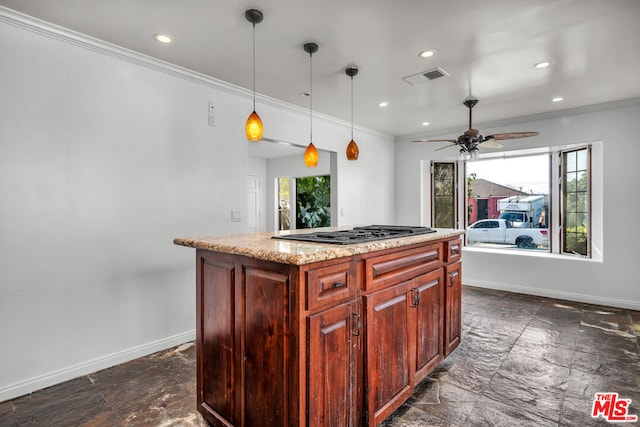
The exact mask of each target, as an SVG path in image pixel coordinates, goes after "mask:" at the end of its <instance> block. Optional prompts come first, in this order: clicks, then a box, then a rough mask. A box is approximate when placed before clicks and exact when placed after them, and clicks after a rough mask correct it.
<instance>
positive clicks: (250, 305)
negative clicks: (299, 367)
mask: <svg viewBox="0 0 640 427" xmlns="http://www.w3.org/2000/svg"><path fill="white" fill-rule="evenodd" d="M288 291H289V276H288V275H287V274H286V272H278V271H272V270H267V269H264V268H258V267H245V269H244V287H243V302H244V304H243V306H244V307H243V308H242V309H241V310H239V311H238V312H239V313H240V312H243V313H244V319H243V321H244V325H243V326H242V329H243V331H244V337H243V343H242V345H243V347H244V372H243V385H244V400H243V406H244V407H243V411H242V412H243V415H244V420H243V422H242V424H241V425H245V426H252V427H254V426H255V427H261V426H264V427H271V426H284V425H287V424H288V418H287V417H289V416H290V415H291V412H292V411H289V405H290V399H291V396H289V392H290V388H289V385H288V383H287V378H289V376H290V370H291V369H293V368H292V365H294V364H295V363H294V361H289V362H288V361H287V358H286V354H287V353H286V350H287V346H288V345H290V342H289V340H288V335H291V332H290V327H289V326H290V325H289V318H288V316H287V315H286V313H288V311H289V310H288V304H289V292H288ZM238 318H240V316H238V315H236V319H238ZM237 345H238V343H236V346H237ZM295 398H296V399H297V398H298V397H297V396H296V397H295Z"/></svg>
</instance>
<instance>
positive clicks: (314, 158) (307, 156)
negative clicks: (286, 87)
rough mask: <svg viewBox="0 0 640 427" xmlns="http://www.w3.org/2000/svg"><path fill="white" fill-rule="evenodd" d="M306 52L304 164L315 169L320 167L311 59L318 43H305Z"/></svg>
mask: <svg viewBox="0 0 640 427" xmlns="http://www.w3.org/2000/svg"><path fill="white" fill-rule="evenodd" d="M304 51H305V52H307V53H308V54H309V146H308V147H307V149H306V150H305V152H304V164H305V165H307V167H310V168H313V167H316V166H317V165H318V150H317V149H316V147H315V145H313V85H312V82H313V73H312V71H313V68H312V66H311V57H312V56H313V54H314V53H316V52H317V51H318V45H317V44H316V43H305V44H304Z"/></svg>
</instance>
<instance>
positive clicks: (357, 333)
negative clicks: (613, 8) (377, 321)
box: [353, 313, 361, 337]
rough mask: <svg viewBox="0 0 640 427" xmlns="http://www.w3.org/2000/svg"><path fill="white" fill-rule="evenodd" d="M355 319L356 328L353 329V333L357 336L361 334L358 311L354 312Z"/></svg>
mask: <svg viewBox="0 0 640 427" xmlns="http://www.w3.org/2000/svg"><path fill="white" fill-rule="evenodd" d="M353 320H354V321H355V329H354V331H353V335H354V336H356V337H359V336H360V327H361V325H360V315H359V314H358V313H353Z"/></svg>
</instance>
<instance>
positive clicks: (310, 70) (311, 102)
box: [309, 52, 313, 143]
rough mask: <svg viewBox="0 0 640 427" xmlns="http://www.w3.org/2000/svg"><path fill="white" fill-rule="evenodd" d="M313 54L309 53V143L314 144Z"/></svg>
mask: <svg viewBox="0 0 640 427" xmlns="http://www.w3.org/2000/svg"><path fill="white" fill-rule="evenodd" d="M312 56H313V53H311V52H309V142H310V143H313V113H312V112H313V71H312V70H313V61H312V60H311V57H312Z"/></svg>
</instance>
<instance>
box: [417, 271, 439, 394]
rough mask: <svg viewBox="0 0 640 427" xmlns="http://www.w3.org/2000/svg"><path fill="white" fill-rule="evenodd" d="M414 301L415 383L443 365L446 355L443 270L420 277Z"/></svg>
mask: <svg viewBox="0 0 640 427" xmlns="http://www.w3.org/2000/svg"><path fill="white" fill-rule="evenodd" d="M413 286H414V288H413V289H412V291H413V292H414V296H413V298H414V299H415V301H414V305H415V313H416V335H415V340H416V383H418V382H420V381H422V379H424V378H425V377H426V376H427V375H429V373H430V372H431V371H432V370H433V369H434V368H435V367H436V366H437V365H438V363H440V361H441V360H442V358H443V356H442V353H443V347H442V346H443V337H442V327H443V326H442V325H443V317H444V313H443V312H444V307H443V306H442V303H443V301H444V269H443V268H439V269H437V270H435V271H432V272H431V273H428V274H425V275H422V276H420V277H417V278H416V279H415V281H414V285H413Z"/></svg>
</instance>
